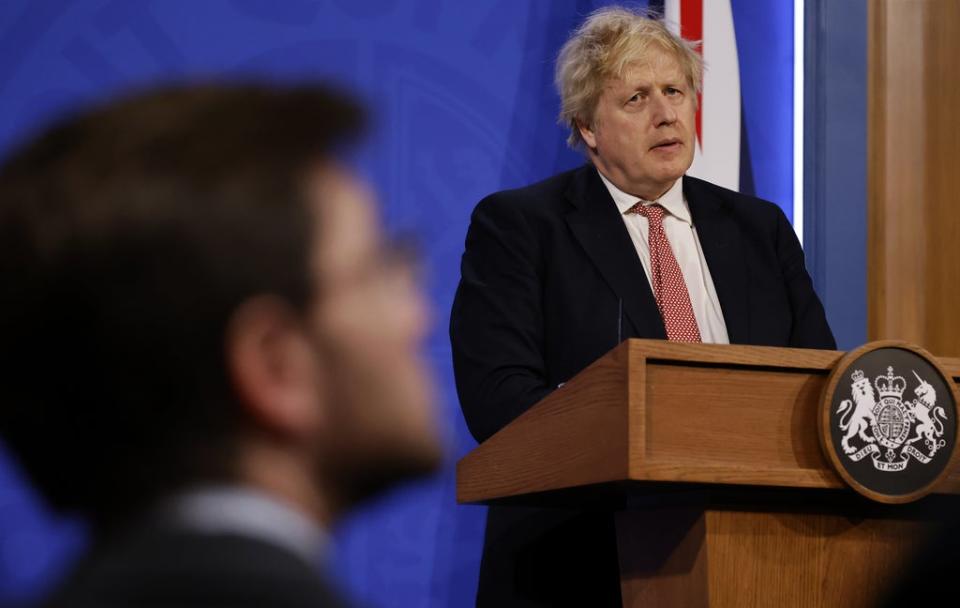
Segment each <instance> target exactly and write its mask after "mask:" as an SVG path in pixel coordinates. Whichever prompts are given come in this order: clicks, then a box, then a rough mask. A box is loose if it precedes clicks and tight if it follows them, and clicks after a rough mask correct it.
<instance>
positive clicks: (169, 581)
mask: <svg viewBox="0 0 960 608" xmlns="http://www.w3.org/2000/svg"><path fill="white" fill-rule="evenodd" d="M141 605H171V606H172V605H190V606H251V607H253V606H277V607H280V608H284V607H289V608H294V607H296V608H300V607H304V608H305V607H307V606H324V607H331V608H346V607H347V606H348V605H349V604H347V603H346V602H345V601H344V600H343V599H342V598H341V596H340V594H339V593H338V592H337V591H336V590H335V589H334V588H333V587H332V586H331V585H330V584H329V583H328V582H327V581H326V580H325V578H324V577H323V575H322V574H321V573H320V571H319V569H318V567H317V566H316V565H314V564H311V563H309V562H308V561H307V560H306V559H304V558H303V557H301V556H299V555H296V554H295V553H293V552H291V551H288V550H286V549H284V548H281V547H279V546H276V545H274V544H271V543H268V542H264V541H261V540H258V539H255V538H250V537H246V536H240V535H233V534H205V533H200V532H192V531H184V530H172V529H164V528H159V527H158V528H153V529H150V530H147V531H140V532H138V533H136V534H134V535H131V536H129V537H125V538H122V539H118V540H117V541H115V542H112V543H109V544H106V545H104V546H103V547H101V548H99V549H97V550H95V551H93V552H91V554H90V555H89V556H87V557H86V558H84V559H83V560H81V562H80V564H78V566H77V568H76V569H75V571H74V572H73V574H72V575H71V576H70V578H69V579H68V580H67V582H66V583H65V584H64V585H63V586H62V587H61V588H60V590H59V591H58V592H57V593H56V595H55V596H54V597H53V598H52V599H51V601H50V602H49V603H48V604H47V606H48V607H49V608H61V607H64V608H65V607H67V606H70V607H82V608H83V607H90V608H93V607H95V606H96V607H99V606H114V607H126V606H131V607H132V606H141Z"/></svg>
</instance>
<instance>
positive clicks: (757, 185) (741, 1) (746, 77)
mask: <svg viewBox="0 0 960 608" xmlns="http://www.w3.org/2000/svg"><path fill="white" fill-rule="evenodd" d="M704 1H709V0H704ZM731 6H732V9H733V26H734V30H735V31H736V37H737V55H738V57H739V61H740V99H741V104H742V106H743V123H742V137H741V144H740V145H741V147H742V148H743V149H744V151H745V153H744V154H742V155H741V169H740V173H741V190H743V191H747V190H746V189H745V188H743V186H749V184H744V183H743V177H744V176H745V175H748V176H750V177H752V187H753V188H752V189H753V192H747V193H748V194H754V195H755V196H758V197H760V198H763V199H766V200H768V201H773V202H775V203H777V204H778V205H779V206H780V207H781V208H782V209H783V211H784V213H786V214H787V217H788V218H790V220H791V221H792V220H793V2H766V1H764V0H731ZM744 161H747V162H746V166H744Z"/></svg>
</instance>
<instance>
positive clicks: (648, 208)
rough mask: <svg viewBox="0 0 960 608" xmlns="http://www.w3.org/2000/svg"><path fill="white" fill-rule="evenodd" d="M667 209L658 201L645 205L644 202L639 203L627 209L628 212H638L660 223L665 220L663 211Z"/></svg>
mask: <svg viewBox="0 0 960 608" xmlns="http://www.w3.org/2000/svg"><path fill="white" fill-rule="evenodd" d="M664 211H665V209H664V208H663V207H661V206H660V205H659V204H658V203H653V204H652V205H644V204H643V203H642V202H640V203H637V204H636V205H634V206H633V207H630V208H629V209H627V213H636V214H638V215H642V216H643V217H645V218H647V220H649V221H651V222H656V223H660V222H662V221H663V213H664Z"/></svg>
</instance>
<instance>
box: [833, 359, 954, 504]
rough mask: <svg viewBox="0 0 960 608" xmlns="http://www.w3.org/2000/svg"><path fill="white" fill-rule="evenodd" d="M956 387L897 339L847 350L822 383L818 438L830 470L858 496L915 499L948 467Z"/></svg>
mask: <svg viewBox="0 0 960 608" xmlns="http://www.w3.org/2000/svg"><path fill="white" fill-rule="evenodd" d="M957 400H958V397H957V389H956V387H955V385H954V383H953V379H952V378H951V377H950V376H949V375H948V374H946V372H944V370H943V369H942V368H941V367H940V365H939V363H938V362H937V361H936V359H935V358H934V357H933V356H932V355H931V354H930V353H928V352H927V351H925V350H923V349H922V348H919V347H916V346H912V345H909V344H905V343H901V342H875V343H872V344H868V345H866V346H863V347H861V348H859V349H857V350H855V351H852V352H850V353H849V354H847V355H846V356H845V357H844V358H843V359H841V360H840V363H839V364H837V366H836V367H835V368H834V370H833V373H832V374H831V376H830V380H829V381H828V382H827V388H826V391H825V393H824V398H823V403H822V404H821V410H820V423H821V424H820V440H821V444H822V445H823V448H824V451H825V452H826V455H827V459H828V460H830V461H831V463H833V466H834V468H835V469H836V471H837V473H838V474H839V475H840V476H841V477H842V478H843V479H844V480H845V481H846V482H847V483H848V484H849V485H850V486H851V487H853V488H854V489H855V490H856V491H858V492H860V493H861V494H863V495H864V496H867V497H868V498H871V499H873V500H877V501H880V502H887V503H902V502H909V501H912V500H917V499H918V498H921V497H922V496H925V495H926V494H929V493H930V492H932V491H933V490H935V489H936V486H937V484H938V483H939V482H940V481H941V480H942V479H944V478H945V477H946V476H947V474H948V473H949V472H950V468H951V464H952V461H953V454H954V448H955V447H956V443H957Z"/></svg>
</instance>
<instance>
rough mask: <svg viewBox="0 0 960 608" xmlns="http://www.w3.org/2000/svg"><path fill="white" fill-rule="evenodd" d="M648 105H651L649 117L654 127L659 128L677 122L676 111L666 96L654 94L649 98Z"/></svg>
mask: <svg viewBox="0 0 960 608" xmlns="http://www.w3.org/2000/svg"><path fill="white" fill-rule="evenodd" d="M650 103H651V104H652V105H653V107H652V108H651V109H652V110H653V112H652V115H651V116H652V118H653V124H654V125H655V126H657V127H660V126H663V125H671V124H673V123H675V122H677V109H676V108H675V107H673V103H671V100H670V99H669V98H668V97H667V96H666V95H664V94H663V93H656V94H654V95H652V96H651V98H650Z"/></svg>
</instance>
